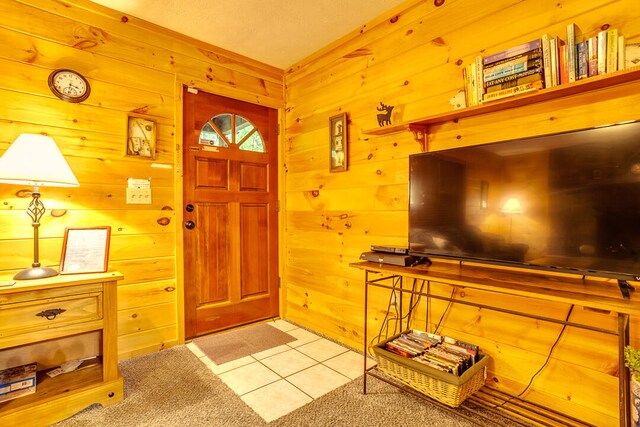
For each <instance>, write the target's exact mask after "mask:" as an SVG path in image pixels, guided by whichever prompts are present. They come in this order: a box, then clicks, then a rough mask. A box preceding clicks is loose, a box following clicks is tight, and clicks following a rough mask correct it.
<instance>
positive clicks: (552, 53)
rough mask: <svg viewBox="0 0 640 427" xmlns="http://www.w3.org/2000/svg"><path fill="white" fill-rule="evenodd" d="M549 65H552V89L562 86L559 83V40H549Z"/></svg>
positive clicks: (554, 38)
mask: <svg viewBox="0 0 640 427" xmlns="http://www.w3.org/2000/svg"><path fill="white" fill-rule="evenodd" d="M549 64H550V65H551V87H553V86H557V85H559V84H560V82H559V81H558V38H557V37H552V38H551V39H549Z"/></svg>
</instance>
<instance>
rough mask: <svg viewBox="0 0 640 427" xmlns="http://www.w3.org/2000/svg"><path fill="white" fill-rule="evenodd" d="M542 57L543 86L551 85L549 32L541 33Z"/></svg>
mask: <svg viewBox="0 0 640 427" xmlns="http://www.w3.org/2000/svg"><path fill="white" fill-rule="evenodd" d="M541 42H542V57H543V60H544V65H543V67H544V87H551V86H553V84H552V83H551V43H550V40H549V34H543V35H542V39H541Z"/></svg>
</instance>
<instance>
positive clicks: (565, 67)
mask: <svg viewBox="0 0 640 427" xmlns="http://www.w3.org/2000/svg"><path fill="white" fill-rule="evenodd" d="M568 50H569V48H568V46H567V45H566V44H563V45H562V46H560V49H558V60H559V64H558V67H559V69H560V84H565V83H569V63H568V62H569V60H568V58H567V56H568Z"/></svg>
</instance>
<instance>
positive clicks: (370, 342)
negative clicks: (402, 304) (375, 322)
mask: <svg viewBox="0 0 640 427" xmlns="http://www.w3.org/2000/svg"><path fill="white" fill-rule="evenodd" d="M399 281H400V277H398V278H396V279H395V280H394V281H393V286H392V290H391V293H390V294H389V302H388V303H387V312H386V314H385V315H384V319H382V324H381V325H380V331H379V332H378V335H377V336H375V337H373V339H372V340H371V341H369V345H368V347H367V351H369V350H370V349H371V346H372V345H373V342H374V341H375V340H376V339H377V340H378V343H380V337H381V336H382V330H383V329H384V327H385V324H386V325H387V333H388V331H389V329H388V324H389V323H388V322H389V321H390V320H392V319H389V320H387V319H388V318H389V313H390V312H391V304H392V302H393V304H394V306H395V309H396V317H397V313H398V308H397V301H396V300H395V299H394V294H395V291H396V287H397V285H398V283H399ZM369 354H371V352H370V351H369Z"/></svg>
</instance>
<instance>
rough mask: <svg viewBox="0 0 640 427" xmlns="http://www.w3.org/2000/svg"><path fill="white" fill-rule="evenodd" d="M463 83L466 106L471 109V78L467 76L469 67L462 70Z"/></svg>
mask: <svg viewBox="0 0 640 427" xmlns="http://www.w3.org/2000/svg"><path fill="white" fill-rule="evenodd" d="M462 81H463V82H464V105H465V106H467V107H471V99H470V95H471V94H470V93H469V88H470V86H469V76H467V67H464V68H463V69H462Z"/></svg>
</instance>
